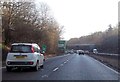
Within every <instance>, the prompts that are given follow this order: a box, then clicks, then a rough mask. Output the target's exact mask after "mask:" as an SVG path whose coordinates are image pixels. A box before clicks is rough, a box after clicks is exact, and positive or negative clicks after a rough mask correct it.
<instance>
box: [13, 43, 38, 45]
mask: <svg viewBox="0 0 120 82" xmlns="http://www.w3.org/2000/svg"><path fill="white" fill-rule="evenodd" d="M12 45H37V44H36V43H13V44H12Z"/></svg>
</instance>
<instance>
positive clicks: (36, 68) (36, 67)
mask: <svg viewBox="0 0 120 82" xmlns="http://www.w3.org/2000/svg"><path fill="white" fill-rule="evenodd" d="M38 64H39V63H38V62H37V63H36V66H35V67H33V70H34V71H38V69H39V66H38Z"/></svg>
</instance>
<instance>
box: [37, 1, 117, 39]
mask: <svg viewBox="0 0 120 82" xmlns="http://www.w3.org/2000/svg"><path fill="white" fill-rule="evenodd" d="M36 2H45V3H47V4H48V5H49V7H50V9H51V11H52V13H53V16H54V17H55V19H56V20H57V22H58V23H59V24H60V26H64V32H63V35H62V36H63V38H64V39H65V40H69V39H70V38H79V37H81V36H85V35H89V34H91V33H94V32H96V31H105V30H106V29H107V28H109V27H108V25H109V24H111V25H112V26H116V25H117V23H118V2H119V0H36Z"/></svg>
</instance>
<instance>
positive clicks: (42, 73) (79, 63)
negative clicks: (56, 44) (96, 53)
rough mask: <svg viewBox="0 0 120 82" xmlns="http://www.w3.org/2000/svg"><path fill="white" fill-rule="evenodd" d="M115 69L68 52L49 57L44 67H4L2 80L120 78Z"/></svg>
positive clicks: (84, 56) (87, 57)
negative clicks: (36, 68)
mask: <svg viewBox="0 0 120 82" xmlns="http://www.w3.org/2000/svg"><path fill="white" fill-rule="evenodd" d="M118 79H119V75H118V73H116V72H115V71H114V70H112V69H110V68H108V67H107V66H105V65H103V64H101V63H100V62H99V61H97V60H95V59H94V58H91V57H89V56H88V55H78V54H67V55H64V56H58V57H53V58H50V59H47V60H46V61H45V63H44V68H43V69H39V70H38V71H37V72H35V71H32V70H30V69H24V70H13V71H12V72H7V71H6V69H5V68H2V80H118Z"/></svg>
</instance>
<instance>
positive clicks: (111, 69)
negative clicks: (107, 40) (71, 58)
mask: <svg viewBox="0 0 120 82" xmlns="http://www.w3.org/2000/svg"><path fill="white" fill-rule="evenodd" d="M89 57H90V56H89ZM91 58H92V57H91ZM93 59H94V58H93ZM95 61H96V62H98V63H99V64H101V65H103V66H104V67H106V68H108V69H109V70H111V71H113V72H115V73H117V74H120V73H119V72H117V71H116V70H114V69H112V68H110V67H108V66H107V65H105V64H103V63H101V62H100V61H98V60H96V59H95Z"/></svg>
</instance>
